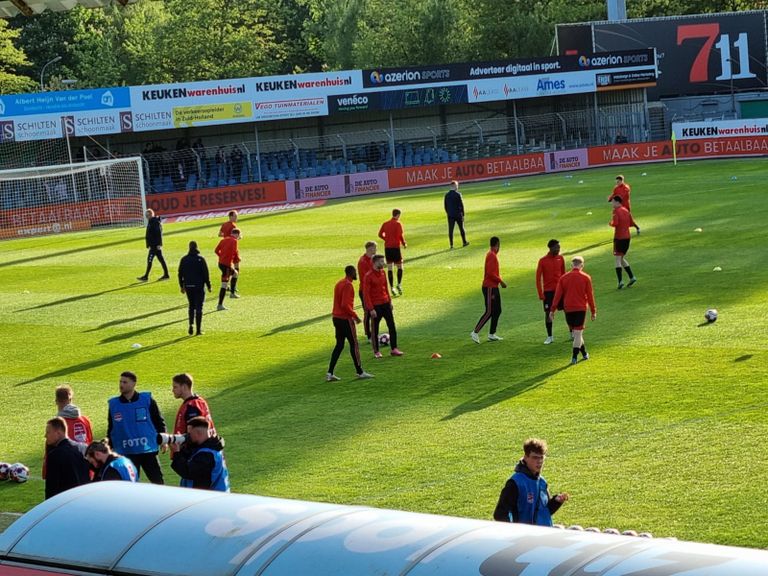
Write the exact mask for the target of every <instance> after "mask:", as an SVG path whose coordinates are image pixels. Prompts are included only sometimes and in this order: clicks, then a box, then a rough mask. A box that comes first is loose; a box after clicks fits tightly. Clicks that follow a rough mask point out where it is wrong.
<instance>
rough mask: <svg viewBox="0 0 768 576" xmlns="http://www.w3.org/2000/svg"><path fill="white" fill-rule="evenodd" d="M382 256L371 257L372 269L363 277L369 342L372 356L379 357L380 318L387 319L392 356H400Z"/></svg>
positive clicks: (401, 353)
mask: <svg viewBox="0 0 768 576" xmlns="http://www.w3.org/2000/svg"><path fill="white" fill-rule="evenodd" d="M384 266H386V263H385V261H384V256H382V255H381V254H376V256H374V257H373V270H371V271H370V272H368V274H366V275H365V278H364V279H363V284H364V286H363V298H365V307H366V309H367V310H368V313H369V314H370V315H371V320H372V321H373V322H372V325H371V344H372V345H373V356H374V358H381V352H380V351H379V326H380V325H381V319H382V318H384V320H386V321H387V328H388V329H389V345H390V346H391V347H392V350H391V351H390V354H391V355H392V356H402V355H403V352H402V351H401V350H400V349H399V348H398V347H397V327H396V326H395V316H394V314H393V313H392V299H391V298H390V297H389V292H388V291H387V279H386V278H385V277H384Z"/></svg>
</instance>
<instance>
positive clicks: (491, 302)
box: [469, 236, 507, 344]
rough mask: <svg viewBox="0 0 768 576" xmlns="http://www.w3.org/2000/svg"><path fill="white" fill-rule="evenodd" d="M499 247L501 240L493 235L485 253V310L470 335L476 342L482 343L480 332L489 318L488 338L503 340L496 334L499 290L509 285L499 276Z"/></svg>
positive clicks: (499, 312) (499, 304)
mask: <svg viewBox="0 0 768 576" xmlns="http://www.w3.org/2000/svg"><path fill="white" fill-rule="evenodd" d="M499 248H501V240H499V238H498V237H497V236H493V237H491V249H490V250H488V253H487V254H486V255H485V275H484V276H483V300H484V301H485V312H483V315H482V316H480V320H478V322H477V326H475V329H474V330H472V332H471V333H470V335H469V336H470V338H472V340H473V341H474V342H475V343H476V344H480V336H479V334H478V333H479V332H480V330H482V328H483V326H485V323H486V322H488V319H489V318H490V320H491V331H490V333H489V334H488V340H490V341H491V342H496V341H499V340H503V338H501V337H500V336H497V335H496V326H497V324H498V323H499V316H501V293H500V292H499V286H501V287H502V288H506V287H507V285H506V284H505V283H504V280H502V279H501V276H499V257H498V253H499Z"/></svg>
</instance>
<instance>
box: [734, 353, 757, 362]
mask: <svg viewBox="0 0 768 576" xmlns="http://www.w3.org/2000/svg"><path fill="white" fill-rule="evenodd" d="M752 356H754V354H744V356H739V357H738V358H734V359H733V361H734V362H746V361H747V360H749V359H751V358H752Z"/></svg>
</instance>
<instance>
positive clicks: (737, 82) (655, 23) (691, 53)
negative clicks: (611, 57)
mask: <svg viewBox="0 0 768 576" xmlns="http://www.w3.org/2000/svg"><path fill="white" fill-rule="evenodd" d="M766 14H767V13H766V12H736V13H729V14H713V15H700V16H681V17H676V18H659V19H646V20H629V21H626V22H622V23H605V24H600V23H596V24H594V45H595V50H596V51H611V50H620V49H621V50H630V49H634V48H637V47H641V46H642V47H655V48H656V52H657V56H658V64H659V72H660V75H659V78H658V83H657V87H656V88H649V90H648V92H649V97H651V98H654V97H657V96H676V95H695V94H716V93H730V92H731V91H732V90H733V91H734V92H740V91H744V90H758V89H761V88H766V86H768V78H767V77H766V34H765V24H766Z"/></svg>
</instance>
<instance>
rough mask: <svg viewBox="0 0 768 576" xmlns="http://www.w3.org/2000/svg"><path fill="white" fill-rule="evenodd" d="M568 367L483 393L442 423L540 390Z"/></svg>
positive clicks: (461, 406)
mask: <svg viewBox="0 0 768 576" xmlns="http://www.w3.org/2000/svg"><path fill="white" fill-rule="evenodd" d="M568 367H569V366H568V365H565V366H561V367H560V368H555V369H554V370H550V371H549V372H543V373H542V374H538V375H536V376H533V377H531V378H527V379H526V380H522V381H521V382H515V383H514V384H511V385H510V386H507V387H506V388H502V389H501V390H494V391H492V392H483V393H481V394H478V395H477V396H475V397H474V398H472V399H471V400H467V401H466V402H462V403H461V404H459V405H458V406H456V407H455V408H454V409H453V410H452V411H451V413H450V414H448V415H447V416H444V417H443V418H441V421H443V422H444V421H446V420H453V419H454V418H458V417H459V416H462V415H464V414H467V413H469V412H478V411H480V410H485V409H486V408H488V407H490V406H493V405H494V404H498V403H499V402H504V401H505V400H509V399H510V398H514V397H515V396H519V395H520V394H523V393H525V392H528V391H530V390H532V389H534V388H538V387H539V386H541V385H542V384H544V383H545V382H546V381H547V380H548V379H549V378H551V377H552V376H556V375H557V374H559V373H560V372H562V371H563V370H566V369H567V368H568Z"/></svg>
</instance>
